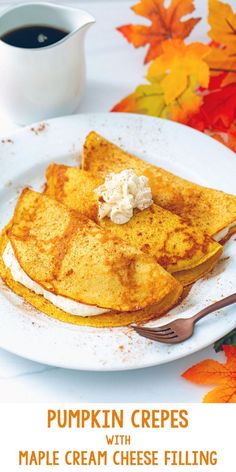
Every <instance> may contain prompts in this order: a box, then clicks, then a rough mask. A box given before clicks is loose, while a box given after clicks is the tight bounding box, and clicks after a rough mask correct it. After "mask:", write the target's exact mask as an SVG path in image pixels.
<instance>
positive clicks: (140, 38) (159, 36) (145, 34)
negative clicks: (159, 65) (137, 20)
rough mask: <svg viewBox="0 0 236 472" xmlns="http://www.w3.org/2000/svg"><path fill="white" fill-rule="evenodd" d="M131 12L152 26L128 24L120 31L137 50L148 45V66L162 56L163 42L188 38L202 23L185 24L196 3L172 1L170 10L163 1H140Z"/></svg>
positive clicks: (195, 19)
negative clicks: (186, 17) (196, 26)
mask: <svg viewBox="0 0 236 472" xmlns="http://www.w3.org/2000/svg"><path fill="white" fill-rule="evenodd" d="M132 9H133V11H134V12H135V13H137V15H140V16H143V17H145V18H147V19H148V20H150V21H151V25H150V26H145V25H131V24H129V25H124V26H120V27H119V28H117V29H118V31H120V32H121V33H122V34H123V35H124V37H125V38H126V39H127V40H128V41H129V42H130V43H132V44H133V46H134V47H136V48H139V47H141V46H146V45H149V48H148V52H147V54H146V57H145V60H144V63H145V64H147V63H148V62H150V61H151V60H153V59H155V58H156V57H157V56H158V55H159V54H160V53H161V43H162V41H165V40H167V39H172V38H180V39H184V38H187V37H188V36H189V34H190V33H191V31H192V29H193V28H194V26H195V25H196V24H197V23H198V22H199V21H200V19H201V18H190V19H188V20H185V21H183V20H182V18H183V17H184V16H185V15H188V14H189V13H192V12H193V11H194V10H195V8H194V4H193V0H184V1H183V0H171V3H170V5H169V7H168V8H165V6H164V0H141V1H140V3H138V4H137V5H134V6H133V7H132Z"/></svg>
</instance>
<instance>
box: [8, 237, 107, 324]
mask: <svg viewBox="0 0 236 472" xmlns="http://www.w3.org/2000/svg"><path fill="white" fill-rule="evenodd" d="M3 261H4V264H5V266H6V267H7V268H8V269H9V270H10V272H11V275H12V277H13V279H14V280H15V281H16V282H19V283H20V284H22V285H24V287H26V288H28V289H29V290H32V292H34V293H36V294H37V295H42V296H43V297H44V298H45V299H46V300H48V301H49V302H51V303H52V304H53V305H55V306H56V307H57V308H61V310H63V311H65V312H66V313H69V314H70V315H76V316H96V315H101V314H102V313H107V312H108V311H110V310H106V309H104V308H99V307H97V306H92V305H84V304H83V303H79V302H76V301H74V300H71V299H70V298H66V297H62V296H61V295H55V294H54V293H51V292H48V290H45V289H44V288H43V287H41V285H39V284H37V282H34V281H33V280H32V279H31V278H30V277H29V276H28V275H27V274H26V273H25V272H24V270H23V269H22V268H21V266H20V264H19V262H18V260H17V258H16V256H15V253H14V250H13V247H12V245H11V243H10V242H9V243H8V245H7V247H6V249H5V251H4V254H3Z"/></svg>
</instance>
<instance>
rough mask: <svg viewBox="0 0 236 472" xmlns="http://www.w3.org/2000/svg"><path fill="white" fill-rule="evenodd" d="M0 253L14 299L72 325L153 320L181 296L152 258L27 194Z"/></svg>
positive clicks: (0, 266) (176, 284)
mask: <svg viewBox="0 0 236 472" xmlns="http://www.w3.org/2000/svg"><path fill="white" fill-rule="evenodd" d="M0 254H1V257H0V275H1V277H2V278H3V280H4V281H5V282H6V284H7V285H8V286H9V287H10V288H11V289H12V290H13V291H14V292H15V293H17V294H19V295H21V296H22V297H23V298H24V299H25V300H27V301H28V302H30V303H31V304H32V305H33V306H34V307H36V308H39V309H40V310H41V311H43V312H45V313H47V314H48V315H50V316H52V317H54V318H58V319H59V320H62V321H66V322H71V323H75V324H80V325H81V324H83V325H90V326H121V325H127V324H129V323H130V322H133V321H144V320H147V319H151V318H153V317H156V316H158V315H160V314H163V313H165V312H166V311H167V310H169V309H170V307H172V306H173V305H175V304H176V303H177V301H178V299H179V297H180V295H181V293H182V286H181V284H180V283H179V282H178V281H177V280H175V279H174V278H173V277H172V276H171V275H170V274H168V273H167V272H166V271H165V270H164V269H163V268H162V267H161V266H159V265H158V264H157V263H156V261H155V259H154V258H152V257H150V256H148V255H146V254H144V253H143V252H142V251H138V250H136V249H135V248H133V247H131V246H129V245H128V244H126V243H125V242H123V241H122V240H121V239H119V238H117V237H115V236H113V235H112V234H111V233H110V232H107V231H105V230H104V229H102V228H100V227H99V226H98V225H96V223H94V222H93V221H91V220H89V219H88V218H87V217H85V216H83V215H79V214H78V213H77V212H75V211H74V210H70V209H69V208H67V207H65V206H64V205H62V204H61V203H59V202H58V201H56V200H53V199H51V198H49V197H47V196H46V195H42V194H39V193H37V192H34V191H32V190H29V189H25V190H24V191H23V192H22V194H21V196H20V198H19V201H18V203H17V206H16V209H15V213H14V216H13V220H12V221H11V222H10V223H9V225H8V227H7V228H5V230H4V231H3V233H2V235H1V241H0ZM67 310H68V311H67ZM75 312H76V315H75ZM72 313H73V314H72ZM81 314H82V316H81ZM92 315H93V316H92Z"/></svg>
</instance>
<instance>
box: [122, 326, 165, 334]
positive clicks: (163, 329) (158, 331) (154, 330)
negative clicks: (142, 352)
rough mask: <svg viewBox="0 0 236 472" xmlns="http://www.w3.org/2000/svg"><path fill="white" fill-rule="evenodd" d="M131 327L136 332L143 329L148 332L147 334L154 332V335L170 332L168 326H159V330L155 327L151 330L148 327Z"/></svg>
mask: <svg viewBox="0 0 236 472" xmlns="http://www.w3.org/2000/svg"><path fill="white" fill-rule="evenodd" d="M131 327H132V328H133V329H136V330H143V329H144V330H146V331H148V332H149V333H151V332H154V333H164V332H167V331H170V330H171V328H170V327H169V326H167V325H165V326H160V327H159V328H158V327H157V328H154V327H153V328H149V327H146V326H135V325H131Z"/></svg>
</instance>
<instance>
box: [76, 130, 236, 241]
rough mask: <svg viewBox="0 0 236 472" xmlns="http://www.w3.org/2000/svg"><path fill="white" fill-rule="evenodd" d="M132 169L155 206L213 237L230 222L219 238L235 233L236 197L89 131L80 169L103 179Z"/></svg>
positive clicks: (224, 238)
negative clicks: (145, 184) (148, 189)
mask: <svg viewBox="0 0 236 472" xmlns="http://www.w3.org/2000/svg"><path fill="white" fill-rule="evenodd" d="M128 168H129V169H133V170H134V171H135V172H136V173H137V175H145V176H146V177H148V179H149V184H150V186H151V189H152V193H153V199H154V202H155V203H156V204H157V205H160V206H162V207H163V208H165V209H167V210H169V211H172V212H173V213H176V214H177V215H179V216H181V217H183V218H184V219H185V220H186V222H189V223H191V224H192V225H193V226H196V227H198V228H201V229H202V230H203V231H205V232H206V233H207V234H209V235H210V236H212V237H215V236H216V235H218V234H219V233H221V232H222V231H223V230H224V229H225V228H228V227H230V226H231V225H232V224H233V225H234V226H233V229H231V230H230V231H229V233H228V234H227V236H223V237H222V238H221V239H222V241H224V242H226V241H227V240H228V239H229V237H230V236H232V234H234V233H235V232H236V196H235V195H231V194H227V193H225V192H223V191H221V190H215V189H212V188H208V187H204V186H201V185H198V184H195V183H192V182H190V181H188V180H186V179H183V178H182V177H179V176H177V175H174V174H173V173H171V172H168V171H166V170H165V169H163V168H160V167H157V166H155V165H152V164H150V163H148V162H146V161H143V160H142V159H141V158H138V157H136V156H134V155H132V154H130V153H128V152H126V151H124V150H123V149H121V148H120V147H119V146H117V145H115V144H113V143H112V142H110V141H108V140H107V139H105V138H104V137H103V136H101V135H99V134H98V133H97V132H96V131H91V132H90V133H89V134H88V136H87V137H86V139H85V143H84V147H83V152H82V169H84V170H86V171H90V172H91V173H92V174H93V175H96V176H97V177H102V178H103V179H104V178H105V176H106V175H107V174H108V173H109V172H120V171H121V170H124V169H128Z"/></svg>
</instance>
